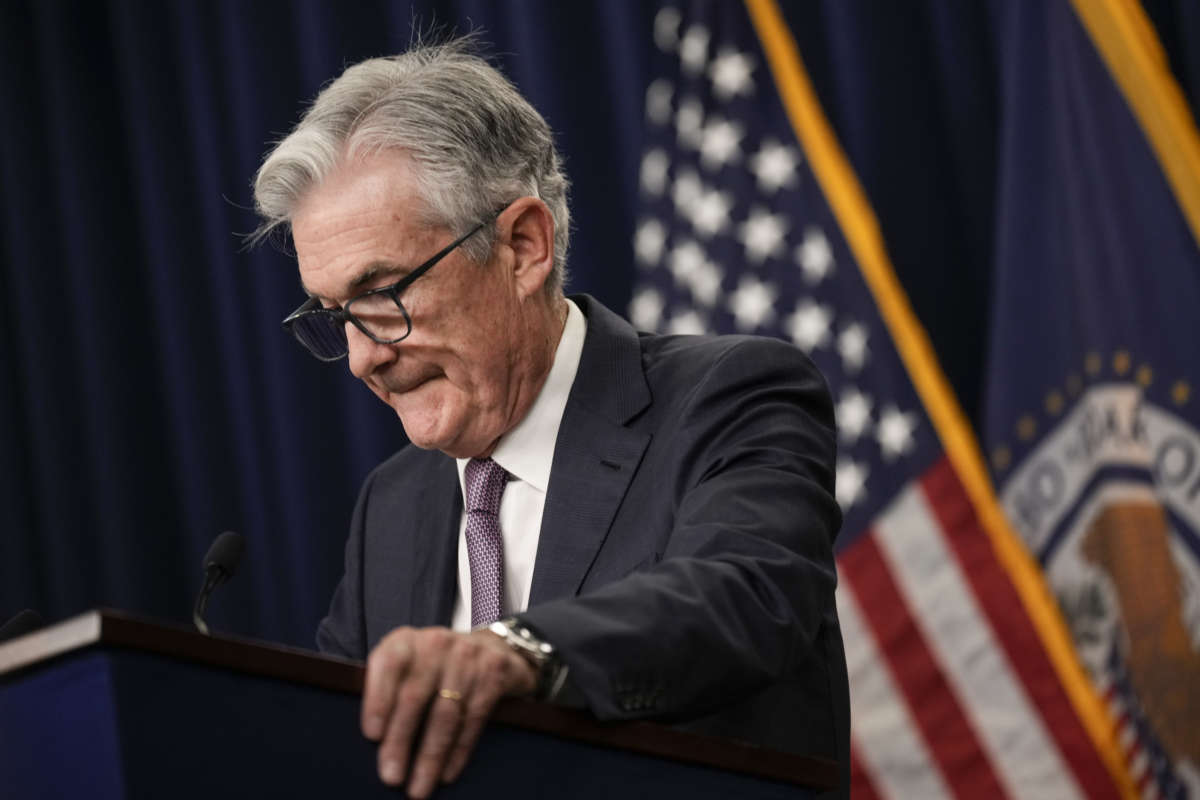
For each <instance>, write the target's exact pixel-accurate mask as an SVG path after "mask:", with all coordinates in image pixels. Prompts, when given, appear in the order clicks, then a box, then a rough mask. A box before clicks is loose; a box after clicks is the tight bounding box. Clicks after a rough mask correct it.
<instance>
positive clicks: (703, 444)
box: [520, 340, 841, 719]
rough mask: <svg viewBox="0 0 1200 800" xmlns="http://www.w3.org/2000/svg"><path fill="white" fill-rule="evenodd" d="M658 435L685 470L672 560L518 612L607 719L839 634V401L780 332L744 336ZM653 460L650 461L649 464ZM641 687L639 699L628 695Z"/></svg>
mask: <svg viewBox="0 0 1200 800" xmlns="http://www.w3.org/2000/svg"><path fill="white" fill-rule="evenodd" d="M674 408H677V409H678V412H677V413H672V414H671V415H670V417H671V419H670V420H668V421H667V422H666V424H665V425H664V426H663V427H662V428H660V429H659V430H657V431H656V432H655V443H656V445H657V446H659V447H668V448H671V453H670V457H669V459H668V461H667V463H670V464H673V465H674V468H675V474H674V475H669V476H666V477H665V478H662V477H656V478H655V480H657V481H660V482H661V485H662V487H663V488H662V491H661V496H662V502H664V503H672V504H673V505H674V508H673V511H674V515H673V520H674V522H673V524H672V525H671V527H670V530H669V531H666V532H657V531H656V532H652V533H651V535H654V536H659V537H665V541H664V542H663V543H662V549H661V551H660V552H661V553H662V559H661V560H660V561H659V562H658V563H657V564H656V565H654V566H653V567H651V568H649V569H647V570H645V571H641V572H637V573H634V574H632V575H629V576H627V577H625V578H623V579H621V580H618V581H615V582H613V583H610V584H608V585H606V586H603V587H601V588H599V589H597V590H595V591H592V592H588V593H586V594H583V595H581V596H578V597H572V598H563V599H560V600H555V601H552V602H549V603H546V604H543V605H540V606H537V607H535V608H532V609H529V610H528V611H526V612H525V613H523V614H521V615H520V617H521V619H522V620H523V621H524V622H525V623H526V624H527V625H529V626H530V627H531V628H532V629H533V630H535V631H537V632H538V633H539V634H541V635H542V636H543V637H544V638H546V639H547V640H548V641H550V642H552V643H554V645H555V646H556V647H557V648H558V650H559V652H560V653H561V655H562V657H563V659H564V661H565V662H566V663H567V664H568V666H569V667H570V685H571V689H570V692H571V693H572V694H574V693H578V694H579V695H581V696H582V697H583V699H584V701H585V702H586V705H587V706H588V707H589V708H591V710H592V711H593V712H594V713H595V714H597V715H598V716H599V717H601V718H609V719H612V718H631V717H639V716H655V717H659V718H666V719H671V718H675V719H687V718H689V717H694V716H697V715H700V714H703V713H706V712H709V711H712V710H714V709H717V708H719V707H721V706H723V705H727V704H728V703H729V702H731V701H733V700H736V699H738V698H740V697H746V696H749V695H751V694H753V693H755V692H757V691H759V690H761V689H763V688H765V687H766V686H768V685H770V684H772V683H774V682H776V681H779V680H781V679H786V678H788V677H789V676H792V677H794V676H795V675H797V674H798V673H801V672H803V671H804V670H805V669H808V668H809V666H810V665H811V663H813V661H814V660H819V659H820V658H823V657H825V654H824V653H817V652H814V651H817V650H819V649H820V648H822V647H823V646H824V645H823V642H824V641H825V637H826V636H827V635H828V631H827V630H826V631H825V632H824V633H823V627H828V626H831V625H832V626H833V629H834V630H835V631H836V627H837V615H836V609H835V606H834V588H835V586H836V582H837V579H836V572H835V567H834V557H833V540H834V537H835V535H836V533H837V531H838V528H839V526H840V524H841V513H840V511H839V509H838V506H837V503H836V502H835V500H834V496H833V489H834V483H833V465H834V460H835V456H836V437H835V433H834V422H833V411H832V406H831V402H830V399H829V393H828V389H827V388H826V386H825V382H824V380H823V378H822V377H821V375H820V373H819V372H817V370H816V368H815V367H814V366H813V365H812V363H811V362H810V361H809V360H808V359H807V358H806V357H805V356H803V355H802V354H801V353H800V352H799V351H797V350H795V349H794V348H792V347H791V346H789V345H786V344H784V343H782V342H774V341H768V340H744V341H743V342H742V343H741V344H738V345H737V346H735V347H733V348H731V349H729V350H728V351H726V352H725V353H724V355H723V356H721V357H720V358H719V359H718V360H717V361H716V363H714V364H713V366H712V367H711V368H710V369H709V370H708V373H707V375H706V376H705V377H704V378H703V379H702V380H701V381H700V382H699V385H696V386H694V387H689V389H688V390H686V392H685V394H684V397H683V400H682V401H681V402H680V403H677V404H675V405H674ZM642 468H643V469H645V468H646V467H645V466H644V465H643V467H642ZM631 698H632V699H631Z"/></svg>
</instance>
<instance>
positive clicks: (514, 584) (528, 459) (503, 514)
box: [450, 300, 587, 632]
mask: <svg viewBox="0 0 1200 800" xmlns="http://www.w3.org/2000/svg"><path fill="white" fill-rule="evenodd" d="M586 333H587V323H586V322H585V320H584V318H583V312H582V311H580V310H579V307H578V306H576V305H575V303H573V302H571V301H570V300H567V323H566V325H565V326H564V327H563V333H562V338H561V339H559V341H558V348H557V349H555V351H554V364H553V365H552V366H551V367H550V374H549V375H548V376H547V377H546V383H545V384H544V385H543V386H542V390H541V392H539V393H538V396H537V399H536V400H534V401H533V406H531V407H530V409H529V413H527V414H526V415H525V418H524V419H522V420H521V421H520V422H519V423H517V427H515V428H513V429H512V430H511V431H509V432H508V433H506V434H504V436H502V437H500V441H499V443H498V444H497V445H496V449H495V451H494V452H493V453H492V460H493V461H495V462H496V463H497V464H499V465H500V466H502V467H504V469H505V470H507V472H508V474H509V475H512V476H513V479H512V480H510V481H509V482H508V486H506V487H505V489H504V495H503V496H502V497H501V499H500V533H501V535H502V536H503V537H504V585H503V587H502V595H503V596H502V597H501V598H500V605H501V616H507V615H509V614H515V613H517V612H520V611H524V610H525V609H526V608H527V607H528V606H529V587H530V586H531V585H532V584H533V562H534V560H535V559H536V558H537V547H538V537H539V536H540V534H541V530H542V510H543V509H544V508H545V506H546V487H547V486H548V485H549V484H550V465H551V464H552V463H553V461H554V444H555V442H557V441H558V426H559V423H561V422H562V415H563V411H564V410H565V409H566V407H567V396H568V395H570V393H571V385H572V384H573V383H574V382H575V373H576V372H577V371H578V370H579V358H580V356H581V355H582V354H583V339H584V336H585V335H586ZM457 460H458V485H459V488H460V489H461V490H462V493H463V515H462V519H461V520H460V521H459V523H458V591H457V592H456V593H455V595H454V615H453V617H452V618H451V623H450V626H451V627H452V628H453V629H454V630H456V631H462V632H466V631H469V630H471V562H470V559H469V558H468V557H467V535H466V530H467V513H466V496H467V490H466V483H465V481H464V479H463V472H464V470H465V469H466V467H467V461H468V460H469V459H465V458H460V459H457Z"/></svg>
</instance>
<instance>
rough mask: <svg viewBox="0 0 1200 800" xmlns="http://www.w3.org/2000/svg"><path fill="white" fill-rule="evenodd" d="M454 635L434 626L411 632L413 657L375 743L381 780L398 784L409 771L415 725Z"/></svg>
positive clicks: (437, 683) (438, 681) (438, 682)
mask: <svg viewBox="0 0 1200 800" xmlns="http://www.w3.org/2000/svg"><path fill="white" fill-rule="evenodd" d="M456 638H457V634H455V633H453V632H452V631H450V630H449V629H434V628H428V629H425V630H421V631H417V632H416V633H415V635H414V636H413V658H412V660H411V663H410V665H409V668H408V671H407V673H406V674H404V675H403V676H402V678H401V680H400V682H399V684H398V685H397V686H396V688H395V703H394V704H393V706H392V711H391V717H390V718H389V720H388V724H387V732H386V733H385V734H384V736H383V740H382V741H381V742H380V743H379V777H380V779H382V780H383V782H384V783H388V784H391V785H393V786H395V785H399V784H400V783H402V782H403V781H404V779H405V778H406V777H407V776H408V775H409V768H408V767H409V758H410V756H411V754H412V750H413V744H414V737H415V735H416V732H417V728H418V726H420V724H421V719H422V717H423V716H424V714H425V710H426V708H428V707H429V705H430V700H431V698H432V697H433V695H434V693H435V692H437V690H438V687H439V686H440V685H441V677H442V670H443V666H444V663H445V660H446V651H447V650H449V648H450V646H451V645H452V644H453V643H454V641H455V640H456ZM446 702H449V701H446ZM431 710H432V709H431Z"/></svg>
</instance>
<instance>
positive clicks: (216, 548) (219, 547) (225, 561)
mask: <svg viewBox="0 0 1200 800" xmlns="http://www.w3.org/2000/svg"><path fill="white" fill-rule="evenodd" d="M245 549H246V540H245V539H244V538H242V535H241V534H240V533H234V532H233V531H225V532H224V533H222V534H221V535H220V536H218V537H217V539H216V541H215V542H213V543H212V547H210V548H208V555H206V556H205V557H204V571H205V572H207V571H208V570H210V569H213V568H214V567H215V568H217V569H219V570H221V571H222V572H224V573H225V577H227V578H228V577H230V576H232V575H233V573H234V570H236V569H237V565H238V562H239V561H241V560H242V551H243V550H245Z"/></svg>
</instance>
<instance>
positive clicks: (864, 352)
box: [837, 322, 870, 372]
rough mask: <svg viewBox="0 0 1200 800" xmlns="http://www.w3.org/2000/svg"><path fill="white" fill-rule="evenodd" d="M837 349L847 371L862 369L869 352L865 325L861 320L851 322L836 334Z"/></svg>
mask: <svg viewBox="0 0 1200 800" xmlns="http://www.w3.org/2000/svg"><path fill="white" fill-rule="evenodd" d="M837 351H838V355H840V356H841V357H842V365H843V368H844V369H845V370H846V371H847V372H858V371H859V370H860V369H862V367H863V364H865V363H866V362H867V356H868V355H869V354H870V351H869V350H868V349H867V326H866V325H863V324H862V323H861V322H852V323H850V324H849V325H847V326H846V327H844V328H842V332H841V333H839V334H838V340H837Z"/></svg>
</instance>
